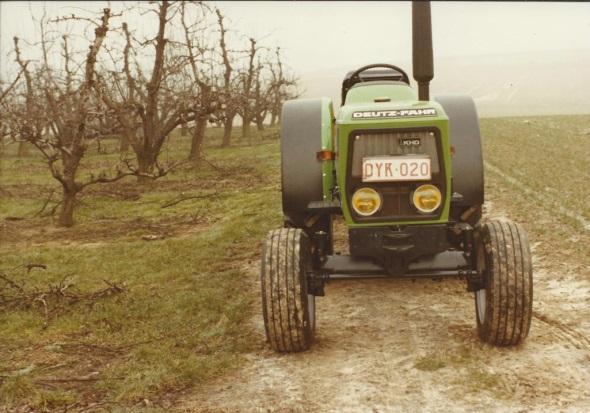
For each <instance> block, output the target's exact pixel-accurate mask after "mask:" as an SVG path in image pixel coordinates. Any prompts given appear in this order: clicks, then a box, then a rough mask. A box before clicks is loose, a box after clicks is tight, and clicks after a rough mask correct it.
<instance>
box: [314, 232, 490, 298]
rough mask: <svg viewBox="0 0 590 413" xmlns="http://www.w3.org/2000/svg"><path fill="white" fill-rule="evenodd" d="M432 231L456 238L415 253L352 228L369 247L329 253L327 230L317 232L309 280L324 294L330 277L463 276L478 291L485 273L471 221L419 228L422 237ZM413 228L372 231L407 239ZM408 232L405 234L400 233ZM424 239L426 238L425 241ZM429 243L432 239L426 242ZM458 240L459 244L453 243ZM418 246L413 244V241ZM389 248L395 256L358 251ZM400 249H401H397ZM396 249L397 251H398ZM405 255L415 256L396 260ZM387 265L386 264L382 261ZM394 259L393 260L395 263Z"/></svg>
mask: <svg viewBox="0 0 590 413" xmlns="http://www.w3.org/2000/svg"><path fill="white" fill-rule="evenodd" d="M424 230H426V231H429V230H433V231H431V232H430V234H429V235H431V237H429V238H432V239H436V238H439V240H440V237H437V235H436V234H437V233H438V234H443V238H447V237H446V236H445V233H447V234H448V235H449V236H448V238H450V239H453V240H454V241H453V242H452V243H449V244H447V248H445V249H444V250H443V251H440V252H438V253H434V254H425V255H422V256H419V257H415V256H412V254H411V253H408V252H407V251H404V247H403V246H402V247H401V248H400V247H392V246H391V245H386V246H383V245H381V244H379V247H377V246H376V245H371V239H372V238H373V237H372V236H368V237H367V236H365V235H364V234H361V236H360V237H359V236H358V234H355V232H354V231H351V233H350V235H351V237H354V238H356V239H357V241H356V242H359V241H360V242H359V244H360V245H364V246H365V249H364V250H363V249H362V248H361V249H360V251H359V248H358V247H357V248H356V250H357V251H356V252H357V253H356V254H354V255H345V254H338V253H337V254H334V255H330V254H326V251H328V248H327V244H328V242H329V241H328V236H327V234H326V233H325V232H323V231H319V232H316V233H315V234H314V235H313V236H312V239H313V242H312V244H313V245H315V247H316V248H315V253H314V254H313V266H312V267H313V269H312V270H311V271H310V272H309V273H308V277H307V282H308V288H309V291H310V293H311V294H313V295H315V296H324V285H325V284H326V282H328V281H330V280H355V279H379V278H410V279H417V278H431V279H433V280H441V279H442V278H443V277H460V278H465V279H466V281H467V290H468V291H470V292H472V291H476V290H478V289H480V288H482V286H483V285H484V279H483V275H482V274H481V273H480V272H478V271H477V270H476V269H475V268H476V266H475V263H474V262H473V259H472V256H473V254H472V253H471V251H472V247H473V228H472V227H471V226H469V225H461V224H454V225H451V226H448V227H446V228H442V226H430V227H422V229H421V230H420V231H419V233H418V234H416V235H418V238H419V239H421V240H424V237H423V236H422V235H424V233H423V231H424ZM411 232H412V231H408V229H407V228H406V229H405V230H404V231H400V229H399V228H395V229H393V230H391V231H390V230H388V229H384V228H379V229H376V230H370V233H371V234H378V235H379V237H378V239H380V240H384V241H376V242H378V243H380V242H388V241H387V240H389V239H390V238H391V237H392V234H393V235H394V236H393V238H397V239H402V240H404V241H408V240H411V237H406V236H405V235H410V234H411ZM400 234H404V236H400ZM422 242H423V241H422ZM354 243H355V241H351V243H350V244H351V249H352V248H354ZM426 244H428V243H426ZM453 244H455V245H453ZM441 245H445V241H439V242H435V245H434V248H435V249H436V248H437V247H438V248H439V249H440V246H441ZM409 246H410V247H412V248H411V249H412V250H413V249H416V248H414V246H413V245H409ZM383 249H386V250H387V251H388V252H389V253H390V254H391V253H393V254H392V257H393V259H392V260H385V261H384V260H383V259H379V255H377V256H367V255H360V254H358V252H361V253H362V252H366V253H369V254H370V253H371V251H375V250H383ZM397 249H399V251H396V250H397ZM394 251H395V252H394ZM404 258H411V262H410V263H409V264H404V265H398V264H395V263H396V262H398V263H399V262H403V261H404ZM384 262H385V263H386V265H382V263H384ZM392 263H393V264H392Z"/></svg>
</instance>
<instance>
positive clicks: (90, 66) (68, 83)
mask: <svg viewBox="0 0 590 413" xmlns="http://www.w3.org/2000/svg"><path fill="white" fill-rule="evenodd" d="M111 17H112V15H111V11H110V9H108V8H107V9H104V10H103V13H102V16H101V18H100V19H99V21H96V22H94V21H92V22H93V24H94V25H95V26H96V27H95V30H94V38H93V40H92V41H91V42H90V45H89V48H88V52H87V54H86V56H85V58H84V61H83V63H82V64H81V65H80V66H78V67H80V69H81V70H82V73H81V74H80V76H77V75H78V73H77V72H78V70H77V69H76V68H72V66H74V65H72V64H71V57H72V51H71V50H70V48H69V45H68V40H67V36H65V35H64V36H62V39H61V40H62V56H63V63H64V66H63V69H62V70H61V71H60V70H57V69H55V70H54V68H52V67H51V65H50V63H49V58H48V53H47V50H48V48H49V46H48V42H49V40H48V39H47V37H46V33H45V30H46V27H45V24H46V20H45V18H43V19H42V20H41V29H42V41H41V47H42V51H43V63H42V65H41V67H40V68H39V69H38V70H37V71H35V72H33V71H31V70H30V68H29V66H30V65H29V61H26V60H25V59H24V58H23V56H22V52H21V49H20V45H19V39H18V38H17V37H15V38H14V47H15V54H16V61H17V63H18V64H19V66H20V68H21V70H22V71H23V73H24V77H25V85H24V103H23V104H22V105H20V107H18V106H17V107H15V108H14V109H13V110H12V111H11V113H10V115H11V116H10V119H11V121H12V124H13V128H14V129H15V130H16V131H17V132H18V134H19V136H20V137H21V139H24V140H26V141H27V142H29V143H30V144H32V145H33V146H35V147H36V148H37V149H38V150H39V151H40V152H41V154H42V155H43V156H44V158H45V160H46V161H47V165H48V167H49V170H50V172H51V175H52V176H53V178H54V179H56V180H57V181H58V182H59V183H60V184H61V187H62V200H61V210H60V214H59V218H58V225H60V226H65V227H70V226H72V225H73V224H74V208H75V204H76V197H77V195H78V194H79V193H80V192H81V191H82V190H83V189H84V188H85V187H87V186H89V185H92V184H97V183H107V182H114V181H116V180H119V179H121V178H123V177H125V176H128V175H134V174H135V172H134V171H132V170H128V171H126V172H124V171H123V170H122V169H121V168H117V170H116V173H115V174H114V175H113V176H110V177H109V176H107V174H106V172H104V171H103V172H101V173H100V174H98V175H94V174H90V176H89V177H88V178H86V179H84V180H81V179H80V178H79V177H78V170H79V167H80V162H81V160H82V159H83V158H84V156H85V155H86V153H87V149H88V144H89V142H91V141H92V137H93V136H96V134H97V132H96V130H95V129H94V126H95V125H96V116H97V114H98V106H97V100H96V99H95V96H94V94H93V88H94V82H95V67H96V62H97V58H98V54H99V51H100V50H101V47H102V45H103V42H104V39H105V37H106V35H107V32H108V30H109V20H110V18H111ZM71 19H76V17H75V16H72V17H68V18H64V19H56V20H55V22H58V21H62V20H71ZM60 73H63V76H60Z"/></svg>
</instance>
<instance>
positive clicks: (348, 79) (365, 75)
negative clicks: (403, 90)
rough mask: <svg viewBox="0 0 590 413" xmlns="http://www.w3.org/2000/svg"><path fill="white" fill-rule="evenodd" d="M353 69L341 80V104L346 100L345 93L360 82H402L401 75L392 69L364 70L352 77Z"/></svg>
mask: <svg viewBox="0 0 590 413" xmlns="http://www.w3.org/2000/svg"><path fill="white" fill-rule="evenodd" d="M353 73H354V70H352V71H350V72H348V73H347V74H346V76H344V80H343V81H342V105H344V103H345V101H346V94H347V93H348V91H349V90H350V88H351V87H353V86H354V85H356V84H357V83H361V82H375V81H394V82H403V83H406V82H404V81H403V75H402V74H401V73H400V72H398V71H397V70H394V69H373V70H366V71H364V72H362V73H360V74H359V76H358V77H356V78H354V79H353V78H352V74H353Z"/></svg>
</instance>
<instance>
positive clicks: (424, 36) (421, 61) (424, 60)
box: [412, 1, 434, 100]
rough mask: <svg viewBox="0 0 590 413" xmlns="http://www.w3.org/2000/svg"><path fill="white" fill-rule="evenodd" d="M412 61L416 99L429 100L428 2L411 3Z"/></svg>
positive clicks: (430, 76) (431, 60)
mask: <svg viewBox="0 0 590 413" xmlns="http://www.w3.org/2000/svg"><path fill="white" fill-rule="evenodd" d="M412 60H413V62H412V63H413V65H412V66H413V71H414V79H415V80H416V82H418V99H419V100H429V94H430V93H429V90H428V89H429V84H430V81H431V80H432V78H433V77H434V64H433V59H432V21H431V18H430V2H429V1H413V2H412Z"/></svg>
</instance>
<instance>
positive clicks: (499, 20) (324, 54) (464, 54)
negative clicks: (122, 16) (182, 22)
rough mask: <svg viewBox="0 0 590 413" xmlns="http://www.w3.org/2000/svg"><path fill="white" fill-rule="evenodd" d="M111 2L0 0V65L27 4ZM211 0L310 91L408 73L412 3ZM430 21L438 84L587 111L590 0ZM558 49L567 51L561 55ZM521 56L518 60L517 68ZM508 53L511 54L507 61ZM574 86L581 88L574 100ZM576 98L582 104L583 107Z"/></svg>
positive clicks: (470, 5) (487, 5) (27, 17)
mask: <svg viewBox="0 0 590 413" xmlns="http://www.w3.org/2000/svg"><path fill="white" fill-rule="evenodd" d="M107 4H108V2H106V1H91V2H74V1H69V2H64V1H61V2H41V1H39V2H25V1H20V2H14V1H8V2H6V1H5V2H2V7H1V8H2V20H1V34H2V39H1V45H2V50H1V51H2V57H3V59H2V60H3V62H2V65H0V69H5V68H6V67H7V66H8V65H7V63H8V62H7V60H6V53H8V52H9V51H10V50H11V49H12V37H13V36H14V35H18V36H19V37H22V38H25V39H27V38H28V39H34V38H35V34H36V32H37V30H36V28H35V25H34V23H33V21H32V19H31V14H30V11H31V10H32V11H33V13H34V14H36V15H37V16H40V15H41V13H42V10H43V7H45V8H46V9H47V12H48V14H49V15H50V16H57V15H64V14H70V13H72V12H78V13H79V10H80V9H86V10H93V11H99V10H101V9H102V8H103V7H105V6H106V5H107ZM111 4H112V8H113V9H115V10H116V9H118V8H120V7H121V6H123V5H124V4H126V5H134V4H136V3H133V2H125V3H121V2H115V1H113V2H111ZM209 4H210V5H212V6H215V7H219V8H220V9H222V11H224V13H225V15H226V16H227V19H228V22H229V23H230V27H231V29H233V31H232V32H231V33H230V37H231V38H232V39H233V41H240V40H241V41H242V42H243V44H244V43H245V42H246V39H247V37H246V36H252V37H255V38H257V39H260V42H259V43H260V44H263V45H266V46H268V47H276V46H278V45H280V46H281V48H282V49H283V54H284V56H285V60H286V62H287V65H288V66H289V67H290V68H291V69H292V70H293V71H294V72H295V73H297V74H298V75H299V76H300V78H301V81H302V83H303V84H302V86H303V89H304V90H305V91H306V93H305V96H309V95H313V96H315V95H327V96H332V97H334V99H335V100H336V99H337V96H338V84H339V82H340V81H341V78H342V76H343V75H344V74H345V73H346V71H348V70H351V69H354V68H357V67H359V66H362V65H365V64H368V63H376V62H384V63H393V64H398V65H400V66H402V67H404V68H405V69H406V70H407V72H408V73H411V65H410V62H411V4H410V3H409V2H223V1H221V2H210V3H209ZM133 20H134V19H133V18H132V19H131V21H129V23H130V26H131V27H135V28H138V29H139V30H141V29H145V28H146V27H151V26H150V25H145V19H144V20H141V19H139V18H135V21H133ZM432 20H433V38H434V56H435V81H434V83H433V87H434V90H435V92H437V90H436V88H437V87H438V88H439V89H440V90H441V91H443V92H444V93H446V89H452V90H456V91H457V92H461V93H466V92H468V93H472V94H474V98H475V99H476V101H480V102H482V105H483V103H484V102H485V101H486V99H487V100H488V101H489V100H494V99H495V100H496V101H498V103H499V104H502V105H504V104H507V103H510V104H512V105H515V106H519V107H523V105H524V103H522V102H523V101H522V100H518V99H516V100H514V99H513V100H512V101H510V102H507V101H506V100H510V99H509V98H511V97H512V96H513V95H514V93H513V92H512V91H511V90H509V88H512V90H515V89H519V91H525V90H526V93H527V94H528V96H529V98H528V99H529V102H528V103H526V105H530V102H531V101H532V102H534V101H535V100H538V99H537V97H536V95H539V96H542V95H547V88H548V87H549V88H551V87H553V88H554V89H555V90H554V91H552V92H551V93H553V92H554V93H553V95H554V96H555V97H554V98H553V99H562V100H563V99H565V98H566V97H567V98H569V99H570V101H571V102H565V103H563V104H561V103H559V104H558V103H557V102H556V103H555V105H553V106H554V107H558V106H559V105H561V110H566V111H567V110H570V109H569V108H574V109H575V110H578V111H579V110H583V111H586V109H585V108H586V107H589V106H588V105H590V100H589V99H590V98H589V97H590V80H588V75H587V74H586V73H588V72H589V71H590V67H588V62H590V3H585V2H577V3H566V2H554V3H537V2H526V3H525V2H521V3H513V2H433V3H432ZM233 44H235V43H233ZM556 51H560V52H568V53H569V54H567V55H563V54H558V53H557V54H556V53H555V52H556ZM531 53H533V54H531ZM486 56H487V57H489V56H497V57H496V58H495V60H493V65H489V67H487V69H488V72H485V69H486V67H485V65H486V62H487V61H489V59H488V60H486V59H487V58H486ZM498 56H499V57H498ZM503 56H505V57H503ZM528 56H533V57H532V58H531V59H532V60H531V61H530V63H527V62H528V61H527V60H526V59H528ZM543 56H546V58H545V57H543ZM562 56H566V58H567V59H564V58H562ZM470 57H473V58H472V59H470ZM10 59H13V57H10ZM519 59H520V63H519V64H520V66H519V67H515V66H514V65H515V64H516V63H518V61H519ZM523 59H524V62H523ZM503 61H505V62H506V63H507V65H506V67H505V68H504V65H503V63H502V62H503ZM465 64H471V65H473V67H472V68H467V69H465V68H464V67H463V68H462V69H459V67H458V65H463V66H464V65H465ZM511 64H512V66H511ZM557 65H561V66H559V67H558V66H557ZM482 66H484V67H482ZM475 71H477V73H478V77H477V78H475V77H474V76H471V78H470V77H469V74H470V73H475ZM542 71H544V73H543V74H542V76H541V73H540V72H542ZM498 72H501V73H499V74H498ZM566 72H567V73H566ZM466 74H467V75H466ZM535 74H539V78H538V79H537V78H534V77H531V76H535ZM496 75H497V76H496ZM494 76H496V78H495V79H494V82H496V83H497V84H494V85H493V86H490V87H492V90H484V89H485V87H484V86H486V85H488V86H489V84H490V82H489V81H487V80H486V79H489V78H491V77H494ZM554 78H561V83H559V84H561V88H563V82H564V81H565V82H569V83H570V84H569V86H568V87H569V88H570V89H569V90H571V92H569V94H568V95H567V96H564V93H563V92H562V91H561V90H560V89H559V88H560V86H558V84H557V83H555V84H554V83H553V82H550V83H547V79H554ZM541 79H543V80H542V81H541ZM527 82H528V83H527ZM492 83H493V82H492ZM326 85H329V87H327V86H326ZM447 86H448V87H447ZM499 88H506V92H505V96H507V98H506V99H504V98H502V97H500V98H497V99H496V98H494V96H495V95H496V94H497V91H498V90H499ZM580 89H588V90H587V91H585V92H584V91H581V90H580ZM581 92H584V93H581ZM518 93H520V92H518ZM522 93H524V92H522ZM574 93H581V94H579V95H577V96H578V97H576V98H575V99H573V98H571V96H573V94H574ZM502 96H504V95H502ZM517 97H518V94H517ZM580 102H581V103H583V104H584V105H585V106H583V109H580V108H581V107H582V106H580ZM566 106H567V109H563V108H565V107H566ZM519 110H520V109H519ZM547 110H548V111H550V112H551V111H553V110H554V109H553V107H549V108H548V109H547Z"/></svg>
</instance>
